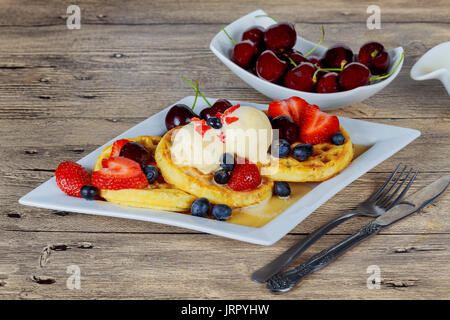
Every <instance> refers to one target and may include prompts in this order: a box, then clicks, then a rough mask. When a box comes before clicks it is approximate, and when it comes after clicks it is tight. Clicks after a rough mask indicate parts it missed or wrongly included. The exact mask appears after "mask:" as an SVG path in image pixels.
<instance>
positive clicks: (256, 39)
mask: <svg viewBox="0 0 450 320" xmlns="http://www.w3.org/2000/svg"><path fill="white" fill-rule="evenodd" d="M264 31H265V30H264V28H262V27H258V26H254V27H251V28H250V29H247V30H246V31H245V32H244V33H243V34H242V41H245V40H250V41H251V42H253V43H254V44H256V46H257V47H258V48H259V49H262V47H264Z"/></svg>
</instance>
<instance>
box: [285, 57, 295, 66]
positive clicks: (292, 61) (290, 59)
mask: <svg viewBox="0 0 450 320" xmlns="http://www.w3.org/2000/svg"><path fill="white" fill-rule="evenodd" d="M287 58H288V59H289V61H290V62H291V63H292V64H293V65H294V67H296V66H297V64H296V63H295V61H294V60H292V58H291V57H289V56H287Z"/></svg>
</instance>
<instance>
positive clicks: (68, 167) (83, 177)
mask: <svg viewBox="0 0 450 320" xmlns="http://www.w3.org/2000/svg"><path fill="white" fill-rule="evenodd" d="M55 177H56V184H57V185H58V187H59V189H61V191H63V192H65V193H66V194H68V195H69V196H72V197H78V198H81V194H80V189H81V187H83V186H85V185H87V184H90V183H91V177H90V175H89V172H87V171H86V169H84V168H83V167H82V166H81V165H79V164H78V163H75V162H69V161H66V162H61V163H60V164H59V166H58V168H56V171H55Z"/></svg>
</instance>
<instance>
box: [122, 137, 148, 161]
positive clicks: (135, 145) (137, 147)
mask: <svg viewBox="0 0 450 320" xmlns="http://www.w3.org/2000/svg"><path fill="white" fill-rule="evenodd" d="M119 156H120V157H125V158H128V159H131V160H134V161H136V162H137V163H139V164H140V165H141V166H145V165H147V164H149V163H150V162H151V161H152V154H151V153H150V151H149V150H148V149H147V148H146V147H145V146H144V145H143V144H140V143H139V142H134V141H131V142H128V143H127V144H126V145H124V146H123V147H122V149H120V153H119Z"/></svg>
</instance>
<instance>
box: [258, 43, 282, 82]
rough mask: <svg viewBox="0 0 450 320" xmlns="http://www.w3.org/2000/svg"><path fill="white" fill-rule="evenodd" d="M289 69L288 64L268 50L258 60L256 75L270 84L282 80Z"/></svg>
mask: <svg viewBox="0 0 450 320" xmlns="http://www.w3.org/2000/svg"><path fill="white" fill-rule="evenodd" d="M286 69H287V63H286V62H285V61H283V60H281V59H280V58H278V57H277V55H276V54H275V53H274V52H272V51H270V50H266V51H264V52H263V53H261V55H260V56H259V57H258V59H257V60H256V73H257V75H258V77H260V78H263V79H265V80H267V81H270V82H277V81H278V80H280V79H281V78H282V77H283V75H284V73H285V72H286Z"/></svg>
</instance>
